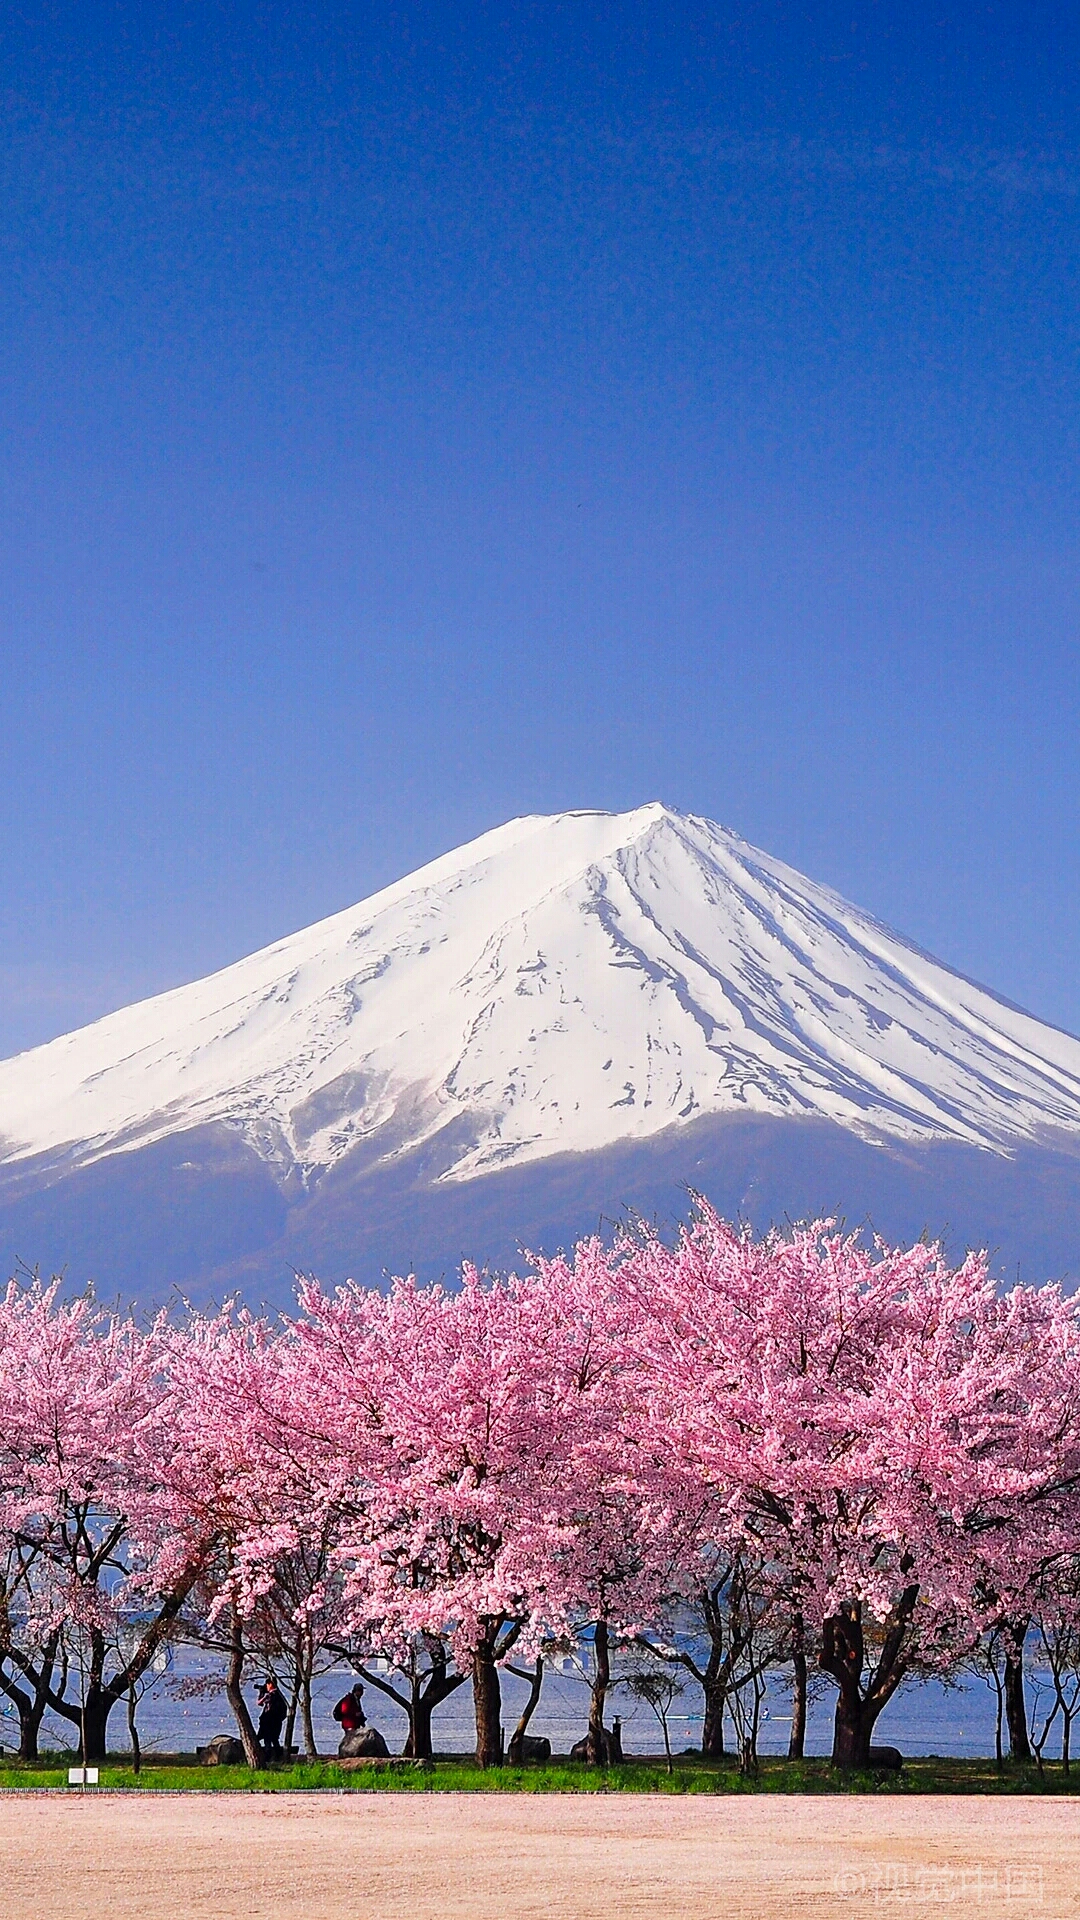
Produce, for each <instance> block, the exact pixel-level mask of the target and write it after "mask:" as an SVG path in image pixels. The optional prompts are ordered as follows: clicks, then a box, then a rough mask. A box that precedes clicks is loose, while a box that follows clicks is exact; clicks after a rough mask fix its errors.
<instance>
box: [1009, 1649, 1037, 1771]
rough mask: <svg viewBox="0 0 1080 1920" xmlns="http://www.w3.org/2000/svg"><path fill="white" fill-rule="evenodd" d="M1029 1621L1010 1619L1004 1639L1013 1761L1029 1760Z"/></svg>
mask: <svg viewBox="0 0 1080 1920" xmlns="http://www.w3.org/2000/svg"><path fill="white" fill-rule="evenodd" d="M1027 1629H1028V1623H1027V1621H1026V1620H1012V1621H1010V1622H1009V1630H1008V1635H1007V1637H1006V1642H1005V1722H1006V1725H1007V1726H1008V1729H1009V1755H1010V1758H1011V1759H1013V1760H1021V1761H1026V1762H1030V1760H1031V1741H1030V1740H1029V1738H1028V1718H1027V1701H1026V1700H1025V1699H1024V1641H1025V1639H1026V1637H1027Z"/></svg>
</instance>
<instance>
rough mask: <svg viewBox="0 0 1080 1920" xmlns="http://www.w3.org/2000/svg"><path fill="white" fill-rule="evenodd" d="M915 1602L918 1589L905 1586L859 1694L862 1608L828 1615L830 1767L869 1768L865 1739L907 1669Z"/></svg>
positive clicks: (824, 1661)
mask: <svg viewBox="0 0 1080 1920" xmlns="http://www.w3.org/2000/svg"><path fill="white" fill-rule="evenodd" d="M900 1567H901V1571H902V1572H903V1573H907V1572H909V1571H910V1567H911V1563H910V1560H907V1559H906V1556H905V1560H902V1561H901V1563H900ZM918 1597H919V1588H918V1585H917V1584H914V1583H913V1584H912V1585H911V1586H909V1587H905V1588H904V1591H903V1593H902V1594H901V1596H900V1599H899V1600H898V1601H897V1603H896V1605H895V1607H894V1608H893V1610H892V1613H891V1614H890V1616H889V1621H888V1625H887V1629H886V1632H885V1637H884V1640H883V1642H882V1647H881V1653H880V1655H879V1656H878V1663H877V1666H876V1667H875V1668H874V1671H873V1673H872V1675H871V1676H870V1681H869V1684H868V1685H867V1687H866V1689H865V1691H864V1689H863V1664H864V1658H865V1641H864V1639H863V1626H862V1604H861V1602H860V1601H858V1600H848V1601H844V1602H843V1603H842V1604H841V1605H840V1606H839V1607H838V1608H837V1610H836V1612H835V1613H833V1614H830V1615H829V1618H828V1619H827V1620H826V1621H825V1622H824V1624H823V1626H822V1630H821V1655H820V1662H821V1666H822V1669H823V1671H824V1672H825V1673H829V1674H831V1675H832V1677H833V1679H834V1680H835V1681H836V1685H837V1697H836V1718H835V1721H834V1723H833V1751H832V1764H833V1766H834V1767H844V1768H847V1767H866V1766H868V1765H869V1763H870V1739H871V1736H872V1734H873V1731H874V1723H875V1721H876V1720H877V1717H878V1715H879V1713H880V1712H881V1710H882V1708H883V1707H884V1706H886V1705H887V1704H888V1702H889V1701H890V1700H891V1699H892V1697H893V1694H894V1693H895V1692H896V1689H897V1687H898V1686H899V1685H900V1682H901V1680H902V1679H903V1677H904V1675H905V1673H906V1672H907V1669H908V1659H907V1655H906V1654H905V1651H904V1644H905V1639H906V1635H907V1630H908V1627H909V1625H910V1622H911V1616H912V1614H913V1613H914V1611H915V1603H916V1601H917V1600H918Z"/></svg>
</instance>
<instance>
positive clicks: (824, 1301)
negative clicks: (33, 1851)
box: [0, 1202, 1080, 1767]
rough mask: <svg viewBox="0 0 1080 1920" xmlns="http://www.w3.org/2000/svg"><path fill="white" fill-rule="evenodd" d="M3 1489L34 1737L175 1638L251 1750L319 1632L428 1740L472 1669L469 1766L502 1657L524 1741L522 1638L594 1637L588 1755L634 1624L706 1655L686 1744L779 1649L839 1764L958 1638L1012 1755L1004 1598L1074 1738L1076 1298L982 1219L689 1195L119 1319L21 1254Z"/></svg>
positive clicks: (12, 1613) (772, 1662) (125, 1695)
mask: <svg viewBox="0 0 1080 1920" xmlns="http://www.w3.org/2000/svg"><path fill="white" fill-rule="evenodd" d="M0 1496H2V1506H0V1553H2V1562H0V1578H2V1590H0V1689H2V1690H3V1693H4V1694H5V1695H6V1696H7V1701H8V1703H9V1707H10V1709H12V1710H15V1711H17V1713H18V1719H19V1726H20V1738H21V1751H22V1753H23V1755H24V1756H25V1757H27V1758H31V1757H33V1756H34V1755H35V1754H36V1751H37V1742H38V1737H39V1730H40V1727H41V1724H42V1720H43V1717H44V1715H45V1713H46V1711H48V1710H51V1711H52V1712H53V1713H54V1714H57V1715H59V1716H61V1718H63V1719H66V1720H67V1721H68V1722H69V1723H70V1726H71V1728H72V1730H73V1737H75V1738H77V1739H78V1740H79V1742H80V1743H81V1747H82V1750H83V1752H84V1754H85V1756H86V1757H87V1758H88V1759H96V1758H100V1757H101V1756H103V1755H104V1752H105V1748H106V1737H107V1728H108V1722H109V1717H110V1714H111V1713H112V1711H113V1709H114V1708H115V1707H117V1706H118V1705H119V1704H120V1703H121V1702H126V1703H127V1706H128V1711H129V1717H130V1723H131V1726H132V1729H133V1730H134V1711H135V1703H136V1700H137V1697H138V1693H139V1691H140V1689H141V1688H142V1687H144V1686H145V1685H146V1684H147V1683H148V1681H149V1679H150V1678H151V1677H152V1675H153V1673H154V1671H155V1668H156V1667H158V1666H160V1664H161V1660H162V1656H163V1654H164V1653H165V1651H166V1650H167V1649H169V1648H170V1647H173V1646H175V1645H176V1644H177V1643H183V1644H187V1645H194V1646H198V1647H201V1648H203V1649H204V1650H209V1651H210V1652H212V1653H213V1654H214V1655H215V1656H216V1659H217V1662H218V1666H217V1672H218V1674H219V1684H223V1685H224V1686H225V1688H226V1691H227V1694H228V1698H229V1701H230V1703H231V1705H232V1708H233V1711H234V1713H235V1715H236V1719H237V1722H238V1727H239V1732H240V1736H241V1738H242V1739H243V1742H244V1746H245V1750H246V1752H247V1755H248V1759H249V1761H250V1762H251V1764H252V1765H259V1764H260V1760H261V1756H260V1751H259V1747H258V1743H257V1740H256V1737H255V1733H254V1730H253V1727H252V1723H251V1720H250V1718H249V1715H248V1712H247V1709H246V1706H245V1702H244V1696H243V1692H242V1682H243V1681H244V1679H245V1677H246V1676H247V1675H248V1674H249V1673H250V1671H251V1670H252V1667H253V1663H255V1662H258V1663H259V1665H260V1666H262V1665H266V1664H267V1663H268V1662H272V1663H273V1664H275V1665H276V1666H277V1668H278V1670H279V1671H284V1672H285V1673H287V1674H288V1675H289V1676H290V1691H291V1696H292V1705H293V1709H294V1712H295V1713H296V1715H297V1716H298V1718H299V1722H300V1729H301V1732H302V1737H303V1742H304V1745H305V1748H306V1750H307V1751H308V1752H309V1753H312V1754H313V1753H314V1736H313V1730H312V1716H311V1689H312V1679H313V1676H314V1675H315V1674H316V1673H317V1672H318V1671H319V1670H320V1663H323V1664H328V1663H330V1662H333V1661H342V1660H343V1661H347V1662H350V1663H351V1664H352V1666H353V1667H354V1669H355V1670H356V1671H357V1672H359V1673H361V1674H365V1675H366V1676H367V1677H368V1678H369V1679H370V1680H371V1681H373V1682H374V1684H375V1685H376V1686H380V1687H382V1689H383V1690H384V1691H385V1692H387V1693H390V1694H392V1695H393V1697H394V1698H395V1699H396V1700H398V1701H400V1703H401V1705H402V1706H403V1707H404V1708H405V1710H406V1712H407V1714H408V1717H409V1729H410V1731H409V1742H408V1746H407V1749H406V1750H407V1751H408V1752H411V1753H412V1754H413V1755H414V1756H417V1757H424V1756H426V1755H429V1754H430V1752H431V1745H432V1714H433V1712H434V1711H435V1709H436V1708H437V1707H438V1705H439V1704H440V1703H441V1702H442V1701H443V1700H444V1699H446V1698H447V1697H448V1695H449V1694H450V1693H452V1692H453V1691H454V1690H455V1689H456V1688H457V1687H459V1686H461V1685H463V1684H470V1685H471V1688H472V1693H473V1699H474V1704H475V1713H476V1742H477V1744H476V1752H477V1759H478V1761H479V1763H480V1764H481V1765H491V1764H493V1763H494V1762H496V1761H497V1760H498V1759H499V1758H500V1757H501V1755H502V1752H503V1731H502V1727H501V1699H500V1672H501V1670H503V1669H504V1668H505V1667H506V1666H507V1665H509V1664H511V1663H522V1662H524V1663H526V1666H525V1667H522V1666H515V1669H514V1670H515V1671H525V1670H526V1668H528V1670H530V1672H531V1677H532V1678H533V1682H534V1684H533V1686H532V1688H531V1691H530V1706H529V1708H527V1709H526V1714H525V1715H523V1718H522V1722H521V1723H519V1726H518V1728H517V1730H516V1733H515V1737H514V1740H512V1742H511V1749H510V1751H511V1757H516V1755H517V1754H520V1752H521V1750H522V1741H523V1736H524V1732H525V1725H526V1723H527V1715H528V1712H529V1711H530V1710H531V1708H532V1707H533V1706H535V1702H536V1698H537V1696H538V1694H539V1689H540V1685H541V1679H542V1673H543V1665H542V1663H543V1659H544V1657H545V1656H546V1655H547V1654H548V1653H549V1652H552V1651H556V1650H557V1651H560V1652H562V1653H567V1652H570V1651H572V1650H573V1649H574V1648H576V1647H581V1646H583V1645H587V1647H588V1650H589V1663H588V1670H589V1674H590V1677H591V1695H590V1703H589V1715H588V1733H587V1756H588V1758H590V1759H592V1760H594V1761H599V1760H603V1759H604V1758H605V1757H607V1756H608V1755H609V1753H610V1751H611V1748H610V1730H609V1728H608V1726H607V1724H606V1721H605V1714H606V1713H607V1712H608V1711H609V1707H610V1701H609V1698H608V1695H609V1689H610V1686H611V1683H612V1672H613V1669H612V1660H613V1656H617V1655H620V1653H621V1655H622V1657H626V1650H630V1651H631V1652H632V1654H633V1658H634V1659H635V1660H636V1661H637V1663H638V1684H639V1688H643V1690H644V1692H643V1697H649V1687H648V1684H647V1683H646V1682H645V1681H643V1680H642V1677H641V1675H642V1672H643V1671H645V1672H649V1671H651V1672H653V1673H654V1674H661V1673H663V1672H664V1671H665V1670H666V1671H668V1672H669V1673H673V1674H676V1675H682V1676H683V1677H685V1673H686V1672H689V1674H691V1675H693V1676H694V1678H695V1679H696V1681H697V1682H698V1683H699V1684H700V1686H701V1688H702V1690H703V1694H704V1714H703V1747H704V1750H705V1751H706V1752H707V1753H711V1754H718V1753H720V1752H722V1751H723V1744H724V1739H725V1724H726V1725H727V1727H728V1728H729V1729H734V1731H735V1733H736V1736H737V1739H738V1741H739V1743H740V1744H743V1745H744V1746H748V1747H749V1748H750V1749H751V1750H752V1748H753V1743H754V1738H755V1733H756V1723H757V1717H758V1713H759V1710H760V1705H761V1700H762V1697H763V1692H764V1686H765V1676H766V1675H767V1673H768V1671H769V1669H770V1668H773V1667H777V1666H783V1667H785V1668H786V1669H787V1673H788V1678H789V1681H790V1685H791V1690H792V1699H793V1710H792V1734H791V1750H792V1753H793V1754H795V1755H798V1754H800V1753H801V1751H802V1741H803V1737H804V1732H805V1724H806V1701H807V1691H808V1688H812V1687H813V1686H814V1685H815V1684H816V1685H818V1686H821V1685H828V1686H830V1687H831V1688H833V1689H834V1690H835V1732H834V1747H833V1759H834V1761H835V1763H836V1764H837V1765H840V1766H849V1767H850V1766H861V1765H865V1764H867V1762H868V1757H869V1752H870V1745H871V1738H872V1735H873V1732H874V1728H875V1724H876V1722H877V1719H878V1716H879V1715H880V1713H881V1712H882V1709H883V1708H884V1707H885V1706H886V1704H887V1703H888V1701H889V1700H890V1699H891V1698H892V1696H893V1694H894V1693H895V1692H896V1689H897V1688H898V1686H899V1685H900V1684H901V1682H902V1681H903V1680H904V1679H905V1677H909V1676H926V1675H929V1674H934V1673H938V1674H943V1675H949V1674H955V1673H956V1672H957V1671H958V1670H960V1669H961V1668H963V1667H964V1666H969V1667H970V1666H971V1665H979V1664H981V1666H982V1668H983V1670H984V1671H985V1672H987V1673H988V1674H991V1675H992V1676H993V1678H994V1681H995V1684H996V1685H997V1686H998V1691H999V1701H1000V1702H1001V1703H1003V1705H1004V1709H1005V1713H1006V1719H1007V1724H1008V1730H1009V1735H1010V1739H1011V1745H1012V1751H1013V1753H1014V1755H1019V1756H1023V1757H1027V1753H1028V1737H1029V1736H1028V1727H1027V1723H1026V1717H1025V1708H1024V1698H1023V1665H1022V1660H1023V1648H1024V1644H1025V1640H1026V1639H1027V1637H1028V1633H1029V1629H1032V1631H1035V1630H1036V1629H1037V1631H1038V1632H1039V1633H1040V1634H1041V1635H1042V1645H1043V1649H1044V1653H1045V1654H1046V1658H1047V1662H1048V1666H1049V1671H1050V1672H1051V1673H1054V1674H1058V1671H1059V1669H1060V1684H1059V1685H1057V1687H1056V1691H1055V1693H1054V1694H1053V1697H1052V1700H1051V1704H1050V1711H1049V1715H1048V1718H1049V1719H1051V1720H1052V1719H1053V1718H1054V1717H1056V1718H1057V1719H1058V1722H1059V1724H1060V1725H1061V1726H1062V1728H1063V1733H1064V1748H1065V1754H1066V1758H1067V1753H1068V1736H1069V1728H1070V1725H1071V1717H1072V1701H1073V1693H1071V1692H1070V1684H1071V1683H1070V1681H1069V1675H1070V1674H1073V1675H1074V1674H1075V1670H1076V1666H1077V1659H1076V1657H1075V1655H1074V1652H1073V1649H1075V1647H1076V1644H1077V1623H1078V1621H1080V1313H1078V1310H1077V1307H1076V1306H1075V1304H1074V1302H1073V1301H1072V1300H1071V1299H1068V1298H1065V1297H1063V1296H1062V1294H1061V1293H1060V1292H1059V1291H1058V1290H1057V1289H1056V1288H1054V1287H1043V1288H1039V1289H1032V1288H1025V1287H1018V1288H1015V1289H1014V1290H1013V1291H1011V1292H1009V1293H1007V1294H1004V1295H1002V1294H1000V1293H999V1292H998V1291H997V1290H996V1289H995V1287H994V1286H993V1284H992V1282H991V1280H990V1279H989V1277H988V1273H987V1267H986V1262H985V1259H984V1258H983V1257H982V1256H980V1255H971V1256H969V1257H968V1259H967V1260H965V1261H964V1263H963V1264H962V1265H960V1266H959V1267H950V1266H949V1265H948V1264H947V1263H946V1262H945V1261H944V1259H943V1257H942V1256H941V1253H940V1251H939V1250H938V1249H937V1248H935V1247H931V1246H926V1245H922V1244H920V1245H917V1246H915V1247H911V1248H908V1249H906V1250H895V1249H891V1248H888V1247H886V1246H884V1245H882V1244H880V1243H878V1244H876V1245H875V1246H874V1247H873V1248H868V1247H866V1246H864V1245H862V1244H861V1243H860V1242H859V1241H858V1239H857V1238H849V1237H844V1236H842V1235H839V1234H837V1233H836V1232H834V1231H833V1230H832V1229H831V1227H830V1226H829V1224H828V1223H826V1224H824V1225H822V1224H821V1223H818V1224H816V1225H815V1226H813V1227H810V1228H806V1229H798V1230H796V1231H793V1232H792V1233H790V1234H788V1235H784V1236H781V1235H778V1234H773V1235H770V1236H768V1237H767V1238H765V1239H764V1240H756V1239H754V1238H753V1236H752V1235H751V1234H749V1233H748V1232H745V1231H736V1230H735V1229H733V1228H731V1227H729V1226H727V1225H726V1224H725V1223H724V1222H722V1221H721V1220H720V1219H719V1218H718V1217H717V1215H716V1214H715V1213H714V1212H713V1211H712V1210H711V1208H709V1207H708V1206H707V1205H706V1204H705V1203H703V1202H702V1203H700V1204H699V1205H698V1207H697V1210H696V1212H695V1215H694V1218H693V1220H692V1222H691V1224H690V1225H689V1226H688V1227H687V1228H686V1229H685V1230H684V1231H683V1232H682V1233H681V1234H680V1236H679V1238H678V1239H677V1241H676V1243H675V1244H674V1245H669V1244H667V1243H666V1242H665V1241H664V1240H663V1239H662V1238H660V1237H659V1236H656V1235H654V1234H650V1233H647V1232H638V1233H635V1234H632V1235H628V1236H626V1237H624V1238H622V1239H621V1240H619V1241H617V1242H616V1244H615V1245H614V1246H613V1247H607V1246H605V1245H603V1244H602V1243H601V1242H600V1241H598V1240H589V1241H586V1242H583V1243H582V1244H581V1245H580V1246H578V1248H577V1249H576V1250H575V1252H574V1255H573V1256H572V1257H571V1258H561V1257H560V1258H558V1259H555V1260H536V1261H533V1262H530V1263H529V1267H528V1271H527V1272H526V1273H525V1274H524V1276H523V1277H519V1278H510V1279H488V1278H486V1277H483V1276H481V1275H479V1274H477V1273H476V1272H475V1271H474V1270H473V1269H471V1268H466V1269H465V1271H464V1275H463V1279H462V1284H461V1286H460V1288H457V1289H455V1290H444V1289H442V1288H424V1287H420V1286H418V1285H416V1284H415V1283H414V1282H413V1281H411V1280H401V1281H395V1282H394V1283H393V1285H392V1286H391V1287H390V1289H389V1291H388V1292H387V1293H386V1294H381V1293H378V1292H375V1291H373V1290H368V1289H364V1288H362V1287H358V1286H353V1285H350V1286H347V1287H344V1288H342V1289H339V1290H338V1291H336V1292H334V1293H332V1294H330V1293H327V1292H325V1291H324V1290H322V1289H321V1288H320V1287H319V1286H318V1285H317V1284H316V1283H314V1282H309V1283H305V1284H304V1285H302V1287H301V1289H300V1294H299V1305H298V1310H297V1312H296V1313H295V1315H294V1316H293V1317H291V1318H287V1319H284V1320H282V1321H281V1322H279V1323H273V1324H271V1323H269V1322H267V1321H265V1320H261V1319H257V1318H254V1317H252V1316H250V1315H249V1314H247V1313H245V1312H244V1311H242V1310H240V1309H238V1308H231V1309H228V1310H226V1311H223V1312H221V1313H219V1314H215V1315H209V1316H207V1315H200V1314H194V1313H193V1314H190V1315H188V1316H187V1317H186V1318H184V1319H183V1320H182V1321H177V1319H176V1318H175V1317H169V1316H162V1317H160V1318H158V1319H157V1320H155V1321H154V1322H153V1324H152V1325H150V1326H149V1327H144V1328H140V1327H138V1326H136V1324H135V1323H134V1322H133V1321H131V1320H130V1319H123V1318H120V1317H117V1316H110V1315H105V1314H102V1313H101V1312H100V1311H98V1310H97V1309H96V1308H95V1307H94V1306H93V1304H92V1303H90V1302H88V1301H86V1300H79V1301H76V1302H74V1303H71V1302H65V1301H64V1300H63V1298H62V1297H61V1295H60V1293H59V1292H58V1290H57V1288H56V1287H55V1286H53V1287H52V1288H43V1287H40V1286H38V1285H36V1284H34V1285H27V1286H20V1285H16V1284H14V1283H13V1284H12V1285H11V1287H10V1288H9V1290H8V1292H7V1295H6V1298H5V1299H4V1301H3V1304H2V1307H0ZM1032 1623H1036V1627H1035V1628H1033V1627H1032ZM1055 1660H1056V1662H1057V1665H1056V1666H1055ZM534 1662H535V1663H536V1664H535V1665H533V1663H534ZM661 1695H662V1686H661V1688H660V1691H659V1693H658V1692H657V1689H656V1688H655V1687H654V1689H653V1696H652V1697H653V1701H654V1704H655V1700H656V1699H657V1698H658V1697H660V1696H661ZM1000 1725H1001V1710H1000V1707H999V1730H1000ZM291 1727H292V1720H291V1719H290V1730H291ZM1042 1738H1043V1741H1044V1742H1045V1738H1046V1734H1045V1732H1044V1733H1043V1736H1042ZM999 1741H1000V1731H999ZM1040 1751H1041V1749H1040Z"/></svg>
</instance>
